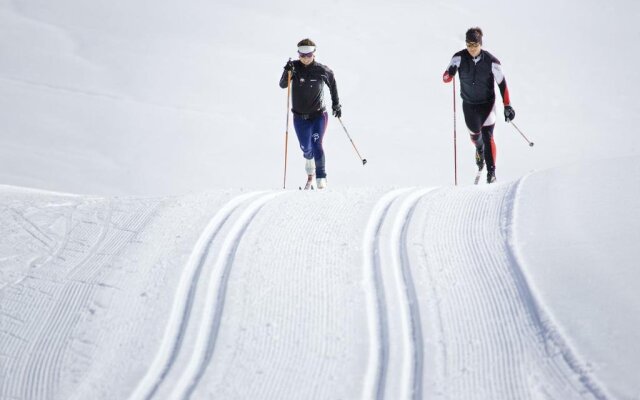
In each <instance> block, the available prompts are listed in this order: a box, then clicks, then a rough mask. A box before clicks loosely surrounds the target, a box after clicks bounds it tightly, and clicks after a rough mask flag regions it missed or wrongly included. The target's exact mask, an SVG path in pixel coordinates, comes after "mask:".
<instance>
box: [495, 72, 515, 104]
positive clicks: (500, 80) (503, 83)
mask: <svg viewBox="0 0 640 400" xmlns="http://www.w3.org/2000/svg"><path fill="white" fill-rule="evenodd" d="M491 71H492V72H493V77H494V78H495V80H496V83H497V84H498V87H499V88H500V95H501V96H502V104H503V105H504V106H508V105H511V99H509V88H508V87H507V80H506V79H505V77H504V73H503V72H502V65H500V63H499V62H493V63H491Z"/></svg>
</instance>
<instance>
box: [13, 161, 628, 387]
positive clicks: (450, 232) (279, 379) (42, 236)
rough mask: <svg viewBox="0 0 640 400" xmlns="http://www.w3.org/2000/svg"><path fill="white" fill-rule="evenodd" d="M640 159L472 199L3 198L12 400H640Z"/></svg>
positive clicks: (391, 194)
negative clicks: (639, 267) (639, 340)
mask: <svg viewBox="0 0 640 400" xmlns="http://www.w3.org/2000/svg"><path fill="white" fill-rule="evenodd" d="M639 161H640V160H639V159H638V158H626V159H617V160H611V162H609V163H607V166H606V167H604V168H603V169H602V170H601V171H602V172H601V173H600V174H598V173H594V171H593V170H590V169H588V168H586V167H585V166H584V165H576V166H571V167H566V168H559V169H554V170H549V171H543V172H539V173H534V174H531V175H528V176H526V177H524V178H522V179H519V180H517V181H513V182H509V183H502V184H494V185H491V186H488V185H481V186H476V187H474V186H468V187H460V188H455V187H434V188H426V187H406V188H380V189H355V188H354V189H345V190H342V189H341V190H330V189H329V190H324V191H299V190H269V191H215V192H209V193H203V194H198V195H188V196H176V197H163V198H127V197H110V198H103V197H91V196H76V195H66V194H56V193H50V192H39V191H33V190H26V189H21V188H16V187H8V186H4V187H2V188H1V189H0V238H1V240H0V296H1V297H0V298H1V300H2V301H1V303H0V304H1V305H2V309H1V311H0V322H1V325H0V326H1V328H0V362H1V364H0V365H1V369H0V377H1V379H0V398H2V399H74V398H75V399H84V398H94V399H114V398H118V399H127V398H128V399H146V398H157V399H162V398H172V399H173V398H175V399H185V398H193V399H197V398H222V399H232V398H238V399H240V398H241V399H256V398H271V399H326V398H336V399H371V398H376V399H418V398H443V399H444V398H450V399H463V398H464V399H466V398H483V399H527V398H531V399H540V398H552V399H607V398H625V399H633V398H638V395H639V394H640V383H638V380H637V379H636V378H637V370H638V360H639V359H640V350H639V347H638V346H637V337H638V334H639V333H640V320H639V318H640V317H639V316H640V309H639V307H640V298H639V297H640V295H639V294H638V293H639V292H638V291H637V290H636V289H637V287H638V284H640V273H638V270H637V259H638V256H639V255H640V254H639V251H638V247H637V245H636V244H637V243H638V241H639V240H640V210H639V209H638V208H639V204H640V201H639V199H640V168H639V167H638V165H640V163H639ZM596 182H598V184H596Z"/></svg>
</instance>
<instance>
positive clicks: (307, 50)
mask: <svg viewBox="0 0 640 400" xmlns="http://www.w3.org/2000/svg"><path fill="white" fill-rule="evenodd" d="M314 51H316V46H298V53H299V54H309V53H313V52H314Z"/></svg>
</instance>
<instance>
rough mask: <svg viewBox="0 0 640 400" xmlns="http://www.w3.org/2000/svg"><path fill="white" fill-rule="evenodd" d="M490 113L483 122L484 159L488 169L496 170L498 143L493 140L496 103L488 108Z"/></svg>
mask: <svg viewBox="0 0 640 400" xmlns="http://www.w3.org/2000/svg"><path fill="white" fill-rule="evenodd" d="M485 111H488V115H487V117H486V118H485V120H484V122H483V123H482V142H483V143H484V159H485V161H486V163H487V171H489V172H494V171H495V170H496V144H495V142H494V141H493V128H494V127H495V126H496V105H495V102H494V103H493V104H491V108H486V109H485Z"/></svg>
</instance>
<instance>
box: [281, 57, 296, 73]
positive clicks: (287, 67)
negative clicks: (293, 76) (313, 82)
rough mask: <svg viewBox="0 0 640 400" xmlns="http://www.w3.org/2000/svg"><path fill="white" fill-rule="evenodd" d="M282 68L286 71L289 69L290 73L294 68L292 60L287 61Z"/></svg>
mask: <svg viewBox="0 0 640 400" xmlns="http://www.w3.org/2000/svg"><path fill="white" fill-rule="evenodd" d="M284 70H285V71H287V72H289V71H291V73H293V71H294V70H295V68H294V67H293V61H291V60H289V61H287V63H286V64H285V65H284Z"/></svg>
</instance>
